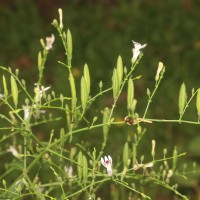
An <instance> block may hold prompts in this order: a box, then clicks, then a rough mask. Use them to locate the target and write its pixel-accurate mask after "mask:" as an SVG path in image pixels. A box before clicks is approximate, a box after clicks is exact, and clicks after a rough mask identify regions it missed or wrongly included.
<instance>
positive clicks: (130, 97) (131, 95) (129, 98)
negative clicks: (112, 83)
mask: <svg viewBox="0 0 200 200" xmlns="http://www.w3.org/2000/svg"><path fill="white" fill-rule="evenodd" d="M133 100H134V84H133V80H132V79H131V78H130V79H129V80H128V93H127V109H128V111H129V112H130V111H132V112H134V111H133V110H132V105H133Z"/></svg>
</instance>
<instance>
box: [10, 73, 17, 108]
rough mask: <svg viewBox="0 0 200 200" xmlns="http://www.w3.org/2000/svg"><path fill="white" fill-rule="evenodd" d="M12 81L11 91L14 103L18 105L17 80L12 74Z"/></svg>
mask: <svg viewBox="0 0 200 200" xmlns="http://www.w3.org/2000/svg"><path fill="white" fill-rule="evenodd" d="M10 82H11V93H12V98H13V103H14V104H15V106H16V107H17V104H18V87H17V83H16V80H15V78H14V77H13V76H11V78H10Z"/></svg>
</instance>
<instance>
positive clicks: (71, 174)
mask: <svg viewBox="0 0 200 200" xmlns="http://www.w3.org/2000/svg"><path fill="white" fill-rule="evenodd" d="M64 170H65V172H66V173H67V175H68V178H72V177H73V168H72V166H69V167H67V166H65V167H64Z"/></svg>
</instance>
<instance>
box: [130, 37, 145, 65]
mask: <svg viewBox="0 0 200 200" xmlns="http://www.w3.org/2000/svg"><path fill="white" fill-rule="evenodd" d="M132 42H133V44H134V48H133V50H132V51H133V57H132V59H131V62H132V64H133V63H134V62H135V61H136V60H137V58H138V56H139V55H140V49H143V48H144V47H146V46H147V44H143V45H141V44H140V43H138V42H135V41H133V40H132Z"/></svg>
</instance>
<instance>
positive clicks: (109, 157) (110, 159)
mask: <svg viewBox="0 0 200 200" xmlns="http://www.w3.org/2000/svg"><path fill="white" fill-rule="evenodd" d="M108 159H109V161H110V164H112V158H111V156H109V155H108Z"/></svg>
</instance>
